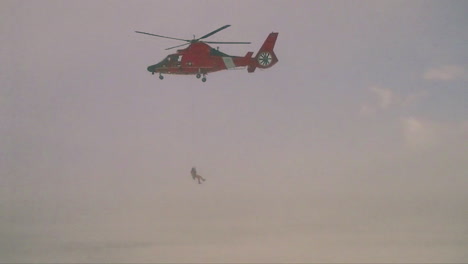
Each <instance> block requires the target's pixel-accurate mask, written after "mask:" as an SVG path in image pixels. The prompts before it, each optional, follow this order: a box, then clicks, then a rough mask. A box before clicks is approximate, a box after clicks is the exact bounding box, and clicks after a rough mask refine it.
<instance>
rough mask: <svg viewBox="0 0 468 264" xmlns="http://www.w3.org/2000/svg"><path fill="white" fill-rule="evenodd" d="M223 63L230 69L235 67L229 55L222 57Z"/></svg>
mask: <svg viewBox="0 0 468 264" xmlns="http://www.w3.org/2000/svg"><path fill="white" fill-rule="evenodd" d="M223 61H224V65H226V68H227V69H232V68H235V67H236V65H235V64H234V61H232V58H231V57H223Z"/></svg>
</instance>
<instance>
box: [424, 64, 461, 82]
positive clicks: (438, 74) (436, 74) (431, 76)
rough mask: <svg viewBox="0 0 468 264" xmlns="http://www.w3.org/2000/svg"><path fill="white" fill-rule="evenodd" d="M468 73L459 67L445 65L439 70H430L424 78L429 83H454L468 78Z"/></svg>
mask: <svg viewBox="0 0 468 264" xmlns="http://www.w3.org/2000/svg"><path fill="white" fill-rule="evenodd" d="M467 75H468V71H467V70H466V69H465V68H463V67H461V66H458V65H444V66H440V67H438V68H432V69H428V70H427V71H426V72H425V73H424V74H423V78H424V79H425V80H429V81H453V80H457V79H461V78H466V77H467Z"/></svg>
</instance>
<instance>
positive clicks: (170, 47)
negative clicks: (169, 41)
mask: <svg viewBox="0 0 468 264" xmlns="http://www.w3.org/2000/svg"><path fill="white" fill-rule="evenodd" d="M188 44H190V43H184V44H182V45H177V46H174V47H170V48H167V49H165V50H170V49H175V48H178V47H182V46H185V45H188Z"/></svg>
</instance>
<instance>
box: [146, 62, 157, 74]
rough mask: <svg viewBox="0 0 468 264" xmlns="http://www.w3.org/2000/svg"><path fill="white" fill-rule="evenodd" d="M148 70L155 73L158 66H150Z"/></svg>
mask: <svg viewBox="0 0 468 264" xmlns="http://www.w3.org/2000/svg"><path fill="white" fill-rule="evenodd" d="M147 70H148V71H149V72H155V71H156V70H157V64H155V65H151V66H148V68H147Z"/></svg>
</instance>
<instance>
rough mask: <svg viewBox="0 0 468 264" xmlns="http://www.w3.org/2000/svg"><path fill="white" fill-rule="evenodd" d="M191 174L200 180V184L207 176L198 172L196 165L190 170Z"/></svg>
mask: <svg viewBox="0 0 468 264" xmlns="http://www.w3.org/2000/svg"><path fill="white" fill-rule="evenodd" d="M190 174H192V178H193V179H194V180H195V179H197V180H198V184H201V182H202V181H205V178H203V177H202V176H200V175H198V174H197V169H196V168H195V167H192V170H191V171H190Z"/></svg>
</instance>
